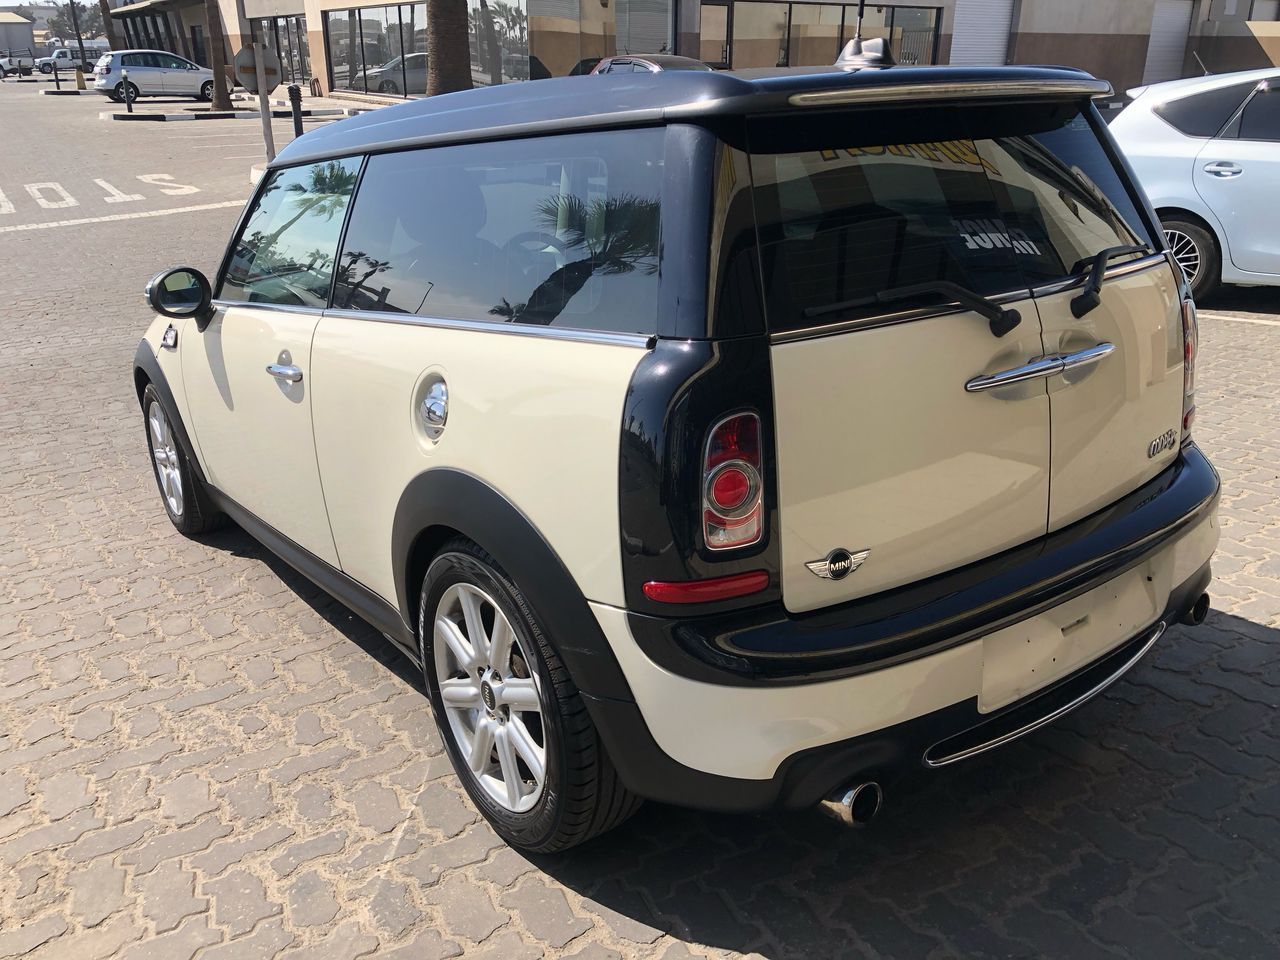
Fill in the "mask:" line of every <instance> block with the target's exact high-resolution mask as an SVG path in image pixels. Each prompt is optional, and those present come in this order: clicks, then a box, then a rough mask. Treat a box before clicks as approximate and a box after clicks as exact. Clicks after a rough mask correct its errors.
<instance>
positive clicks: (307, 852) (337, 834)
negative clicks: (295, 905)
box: [271, 830, 347, 877]
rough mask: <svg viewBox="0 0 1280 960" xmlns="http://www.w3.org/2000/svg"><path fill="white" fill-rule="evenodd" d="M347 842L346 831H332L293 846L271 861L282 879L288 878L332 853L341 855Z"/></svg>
mask: <svg viewBox="0 0 1280 960" xmlns="http://www.w3.org/2000/svg"><path fill="white" fill-rule="evenodd" d="M346 842H347V832H346V831H345V830H330V831H329V832H328V833H325V834H321V835H320V836H318V837H312V838H311V839H309V840H302V841H299V842H297V843H294V844H291V845H290V846H289V848H288V849H287V850H285V852H284V853H282V854H280V855H279V856H278V857H276V858H275V859H274V860H272V861H271V866H272V868H273V869H274V870H275V872H276V873H278V874H279V875H280V876H282V877H287V876H288V875H289V874H291V873H293V871H294V870H296V869H298V867H299V866H301V865H302V864H304V863H307V862H308V861H310V860H314V859H316V858H317V857H323V856H326V855H327V854H331V853H339V852H341V850H342V848H343V847H344V846H345V845H346Z"/></svg>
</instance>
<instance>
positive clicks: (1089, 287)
mask: <svg viewBox="0 0 1280 960" xmlns="http://www.w3.org/2000/svg"><path fill="white" fill-rule="evenodd" d="M1150 252H1151V248H1150V247H1137V246H1127V247H1107V249H1105V250H1102V251H1100V252H1099V253H1098V254H1097V255H1096V256H1094V258H1093V260H1092V262H1091V263H1090V264H1089V279H1088V280H1086V281H1085V285H1084V290H1083V291H1081V293H1080V295H1079V296H1077V297H1073V298H1072V300H1071V315H1072V316H1073V317H1075V318H1076V319H1077V320H1079V319H1080V318H1081V317H1083V316H1084V315H1085V314H1086V313H1089V312H1090V311H1091V310H1093V309H1095V308H1096V307H1097V306H1098V305H1099V304H1100V303H1102V280H1103V278H1104V277H1105V276H1106V273H1107V263H1108V262H1110V261H1111V260H1112V259H1113V258H1115V257H1122V256H1124V255H1125V254H1126V253H1150ZM1083 264H1084V261H1083V260H1082V261H1080V263H1077V264H1076V265H1075V266H1074V267H1073V268H1072V269H1071V272H1072V273H1076V272H1077V271H1078V270H1079V269H1080V267H1081V266H1083Z"/></svg>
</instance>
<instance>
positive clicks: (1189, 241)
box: [1161, 217, 1222, 300]
mask: <svg viewBox="0 0 1280 960" xmlns="http://www.w3.org/2000/svg"><path fill="white" fill-rule="evenodd" d="M1161 226H1162V227H1163V228H1164V236H1165V240H1166V241H1167V242H1168V244H1169V250H1170V251H1171V252H1172V253H1173V258H1174V259H1175V260H1177V261H1178V266H1180V267H1182V272H1183V273H1185V274H1186V275H1187V282H1188V283H1189V284H1191V296H1192V297H1194V298H1195V299H1196V300H1202V299H1204V298H1205V297H1207V296H1209V295H1210V294H1211V293H1213V291H1214V290H1216V289H1217V287H1218V278H1219V276H1220V275H1221V271H1222V265H1221V263H1220V262H1219V259H1218V245H1217V243H1216V242H1215V241H1214V239H1213V237H1212V236H1211V235H1210V233H1209V231H1207V230H1206V229H1204V227H1202V226H1200V225H1199V224H1198V223H1192V222H1191V221H1189V220H1178V219H1174V218H1172V217H1170V218H1167V219H1163V220H1161Z"/></svg>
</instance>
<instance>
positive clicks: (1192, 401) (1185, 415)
mask: <svg viewBox="0 0 1280 960" xmlns="http://www.w3.org/2000/svg"><path fill="white" fill-rule="evenodd" d="M1199 352H1200V325H1199V323H1198V322H1197V321H1196V304H1195V301H1194V300H1192V299H1191V298H1190V297H1188V298H1187V299H1186V300H1183V301H1182V439H1183V440H1186V439H1187V437H1189V436H1190V435H1191V424H1192V423H1193V422H1195V418H1196V354H1197V353H1199Z"/></svg>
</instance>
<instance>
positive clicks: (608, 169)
mask: <svg viewBox="0 0 1280 960" xmlns="http://www.w3.org/2000/svg"><path fill="white" fill-rule="evenodd" d="M662 158H663V131H662V130H661V129H659V128H652V129H642V130H631V131H626V132H615V133H602V134H595V133H592V134H578V135H569V136H559V137H547V138H544V139H539V140H512V141H504V142H497V143H483V144H474V145H466V146H456V147H438V148H435V149H430V150H414V151H407V152H400V153H388V154H380V155H375V156H373V157H370V158H369V166H368V169H367V170H366V172H365V176H364V179H363V181H362V186H361V188H360V192H359V194H358V196H357V198H356V203H355V208H354V209H353V210H352V212H351V222H350V225H349V226H348V228H347V237H346V242H345V245H344V247H343V250H342V254H341V256H340V258H339V271H338V280H337V283H336V286H335V292H334V306H335V307H337V308H339V309H354V310H383V311H391V312H396V313H412V314H419V315H422V316H433V317H443V318H450V319H463V320H485V321H491V322H496V323H502V322H507V323H530V324H540V325H555V326H558V327H579V328H585V329H591V330H612V331H623V332H638V333H654V332H656V329H657V289H658V276H657V271H658V252H659V250H658V241H659V198H660V194H661V189H662Z"/></svg>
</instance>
